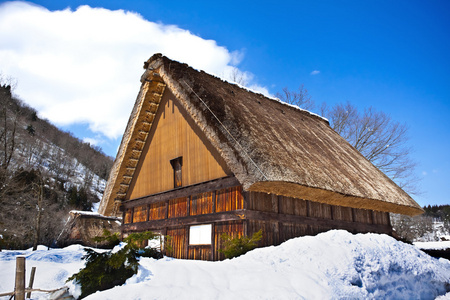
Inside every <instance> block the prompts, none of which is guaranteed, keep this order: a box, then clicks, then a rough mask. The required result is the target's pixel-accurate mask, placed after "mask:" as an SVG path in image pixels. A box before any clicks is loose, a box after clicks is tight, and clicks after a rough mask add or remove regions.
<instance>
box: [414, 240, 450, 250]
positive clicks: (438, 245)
mask: <svg viewBox="0 0 450 300" xmlns="http://www.w3.org/2000/svg"><path fill="white" fill-rule="evenodd" d="M414 245H415V246H416V247H418V248H419V249H424V250H446V249H450V241H443V242H414Z"/></svg>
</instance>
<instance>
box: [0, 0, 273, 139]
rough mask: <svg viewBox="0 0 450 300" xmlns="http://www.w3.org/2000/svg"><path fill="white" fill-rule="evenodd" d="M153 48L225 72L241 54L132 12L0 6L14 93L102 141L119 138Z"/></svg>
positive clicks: (0, 37)
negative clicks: (86, 128)
mask: <svg viewBox="0 0 450 300" xmlns="http://www.w3.org/2000/svg"><path fill="white" fill-rule="evenodd" d="M158 52H159V53H163V54H164V55H166V56H168V57H170V58H172V59H175V60H178V61H181V62H185V63H188V64H189V65H191V66H193V67H194V68H197V69H201V70H205V71H206V72H209V73H212V74H215V75H217V76H220V75H223V76H229V74H231V73H232V70H233V69H235V68H236V65H237V64H238V63H239V62H240V61H241V60H242V59H243V53H242V52H238V51H234V52H230V51H229V50H228V49H226V48H225V47H221V46H218V45H217V43H216V42H215V41H213V40H205V39H202V38H200V37H198V36H196V35H194V34H192V33H190V32H189V31H187V30H184V29H181V28H179V27H177V26H174V25H164V24H160V23H154V22H150V21H147V20H145V19H143V18H142V17H141V16H140V15H139V14H137V13H132V12H127V11H123V10H116V11H111V10H107V9H103V8H91V7H89V6H80V7H79V8H77V9H76V10H75V11H72V10H71V9H65V10H62V11H49V10H47V9H46V8H44V7H40V6H37V5H34V4H30V3H27V2H6V3H3V4H1V5H0V68H1V69H0V71H1V72H2V73H3V74H5V75H9V76H12V77H15V78H17V79H18V86H17V89H16V93H17V94H18V95H19V96H20V97H21V98H22V99H23V100H24V101H26V102H27V103H29V104H30V105H31V106H33V107H35V108H36V109H37V110H38V111H39V112H40V115H41V117H45V118H48V119H49V120H50V121H52V122H54V123H56V124H57V125H70V124H74V123H82V122H83V123H88V124H89V127H90V129H91V130H92V131H94V132H97V133H102V134H104V135H106V136H107V137H109V138H117V137H118V136H120V135H121V134H122V133H123V130H124V127H125V125H126V122H127V120H128V117H129V113H130V111H131V108H132V105H133V104H134V101H135V97H136V94H137V92H138V89H139V86H140V82H139V78H140V75H141V74H142V72H143V69H142V66H143V62H144V61H145V60H147V59H148V58H149V57H150V56H151V55H153V54H154V53H158ZM239 72H241V71H239ZM242 74H243V75H244V77H245V80H246V81H247V82H246V84H249V85H252V87H253V88H257V89H259V90H260V91H262V92H266V93H268V92H267V89H266V88H264V87H261V86H258V85H257V84H256V83H254V82H253V75H252V74H251V73H248V72H242Z"/></svg>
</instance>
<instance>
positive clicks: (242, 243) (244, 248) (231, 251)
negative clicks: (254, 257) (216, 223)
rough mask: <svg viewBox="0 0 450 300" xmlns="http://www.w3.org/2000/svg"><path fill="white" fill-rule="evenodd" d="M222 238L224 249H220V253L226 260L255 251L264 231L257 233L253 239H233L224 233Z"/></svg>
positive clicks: (246, 237)
mask: <svg viewBox="0 0 450 300" xmlns="http://www.w3.org/2000/svg"><path fill="white" fill-rule="evenodd" d="M220 238H221V239H222V242H223V246H222V249H219V252H220V253H223V254H224V255H225V257H226V258H233V257H238V256H240V255H242V254H245V253H247V252H248V251H250V250H253V249H255V248H256V246H257V245H258V242H259V241H260V240H261V239H262V230H259V231H258V232H255V233H254V234H253V235H252V236H251V237H248V236H243V237H238V238H234V239H233V238H232V237H231V236H229V235H228V234H226V233H224V234H222V235H221V236H220Z"/></svg>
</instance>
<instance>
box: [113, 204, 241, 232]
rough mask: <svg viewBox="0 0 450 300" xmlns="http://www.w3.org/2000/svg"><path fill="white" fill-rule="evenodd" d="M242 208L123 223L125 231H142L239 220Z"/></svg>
mask: <svg viewBox="0 0 450 300" xmlns="http://www.w3.org/2000/svg"><path fill="white" fill-rule="evenodd" d="M243 214H244V210H243V209H240V210H235V211H227V212H221V213H215V214H205V215H196V216H188V217H180V218H170V219H162V220H152V221H149V222H140V223H130V224H123V225H122V227H123V228H124V231H125V232H132V231H144V230H152V229H160V228H164V227H167V228H172V227H180V226H191V225H201V224H207V223H210V224H211V223H218V222H226V221H239V220H241V218H240V217H239V216H238V215H241V216H242V215H243Z"/></svg>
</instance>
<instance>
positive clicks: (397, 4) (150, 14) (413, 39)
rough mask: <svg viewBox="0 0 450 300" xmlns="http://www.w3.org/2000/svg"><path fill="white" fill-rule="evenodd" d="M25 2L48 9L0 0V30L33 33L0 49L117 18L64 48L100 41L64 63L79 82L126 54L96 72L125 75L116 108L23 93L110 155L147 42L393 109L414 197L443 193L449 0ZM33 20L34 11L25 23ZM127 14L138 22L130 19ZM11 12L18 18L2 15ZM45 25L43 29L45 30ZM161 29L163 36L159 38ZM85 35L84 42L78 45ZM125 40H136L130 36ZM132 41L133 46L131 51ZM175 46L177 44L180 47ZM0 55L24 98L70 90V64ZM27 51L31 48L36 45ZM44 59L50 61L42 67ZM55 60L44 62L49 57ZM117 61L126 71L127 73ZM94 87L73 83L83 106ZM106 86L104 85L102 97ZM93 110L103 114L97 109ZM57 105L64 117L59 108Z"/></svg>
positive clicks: (438, 200)
mask: <svg viewBox="0 0 450 300" xmlns="http://www.w3.org/2000/svg"><path fill="white" fill-rule="evenodd" d="M32 3H34V4H37V5H40V6H42V7H41V8H40V10H41V12H42V11H43V10H45V9H46V12H45V13H46V16H48V17H44V19H40V18H39V17H36V19H35V21H33V20H34V19H33V18H31V17H30V18H28V17H26V16H28V15H26V14H25V12H29V13H30V15H33V16H34V14H36V15H37V14H38V12H37V11H36V10H33V9H30V8H29V6H30V2H28V4H24V5H22V6H16V7H15V8H14V9H13V8H11V5H9V6H8V7H6V4H8V3H4V5H2V6H0V17H1V13H2V11H3V13H4V14H5V15H6V14H7V15H8V16H12V15H17V16H18V17H17V19H11V20H9V21H3V22H4V23H3V25H2V22H1V21H0V34H2V33H1V31H8V30H9V31H14V32H15V31H16V30H21V28H22V27H23V31H18V32H22V33H23V34H22V35H26V33H24V32H27V34H28V32H30V31H33V30H36V32H35V33H34V34H33V36H30V38H27V39H26V40H25V39H24V40H19V39H18V38H13V37H11V36H9V37H8V39H6V38H2V37H0V38H2V39H3V42H2V41H1V40H2V39H0V53H1V50H2V48H3V50H9V52H8V53H10V52H11V51H16V52H17V53H18V54H17V55H16V56H17V57H19V58H20V57H21V55H25V54H27V55H29V53H30V50H26V49H36V48H38V49H40V50H39V51H35V52H42V53H44V52H47V50H45V47H44V46H43V44H44V43H43V42H42V41H43V40H45V38H48V37H51V43H49V44H51V45H55V46H52V49H55V48H58V47H60V43H63V42H64V41H63V40H65V39H69V38H70V37H71V36H75V37H74V38H78V37H77V32H76V30H78V27H79V26H83V25H81V24H80V23H77V22H82V23H85V24H89V27H90V28H94V27H96V26H97V24H109V23H108V22H113V23H111V24H112V25H109V26H108V28H111V27H114V26H115V24H119V25H120V28H124V30H123V31H122V30H120V29H115V31H114V32H113V33H112V34H111V39H114V40H115V39H117V40H118V41H117V42H116V43H115V44H111V45H112V46H111V47H107V46H105V45H104V44H101V45H100V44H90V43H91V42H92V40H96V39H97V38H96V37H95V36H93V37H92V38H90V39H89V40H83V39H82V38H80V39H79V40H77V43H76V44H73V45H71V47H70V49H74V48H78V47H80V49H79V50H77V51H78V52H77V53H84V52H83V51H85V54H84V56H83V57H88V56H89V55H90V52H91V51H90V50H89V49H100V50H101V51H102V52H101V53H100V54H98V56H95V58H93V59H92V63H90V64H86V68H88V69H87V70H84V71H83V69H82V68H81V66H80V69H79V70H78V65H80V63H78V64H76V63H74V65H73V66H72V69H73V70H75V71H77V72H81V73H82V74H86V75H78V76H77V77H76V78H75V79H72V80H71V82H73V81H76V80H80V83H79V85H78V86H79V87H83V88H82V89H83V90H88V89H90V88H92V89H95V85H93V84H89V83H92V82H96V81H98V78H103V77H104V75H101V74H105V73H107V74H108V70H105V67H104V66H105V65H106V61H108V62H109V66H111V65H114V66H115V64H118V63H117V60H118V59H117V57H119V58H121V57H123V60H124V61H126V63H127V65H126V66H125V65H123V66H122V65H117V66H115V67H116V70H122V69H123V70H127V71H126V72H125V71H121V74H122V75H121V76H122V77H114V78H113V77H112V75H111V78H108V79H105V82H106V81H108V82H113V81H114V82H115V85H116V86H117V85H119V84H120V83H121V82H124V83H126V84H124V85H126V86H127V89H125V88H123V90H120V91H114V95H121V97H122V98H123V99H122V100H120V101H123V102H124V104H123V105H122V106H120V107H119V108H116V111H118V112H116V111H114V112H113V111H112V108H111V111H109V110H108V109H109V108H108V109H105V108H104V107H105V106H104V105H99V106H93V107H92V108H90V110H91V111H94V112H95V113H96V114H97V115H95V114H92V116H90V117H86V116H85V117H83V116H81V115H80V116H78V115H77V118H75V117H74V118H72V116H66V115H64V114H63V113H61V111H63V110H66V111H67V110H68V111H72V112H73V113H72V115H76V113H75V111H77V109H76V107H78V106H80V105H79V103H84V102H80V100H79V99H80V98H77V97H75V96H73V99H69V98H70V97H69V96H67V99H68V100H67V103H66V102H64V101H63V100H58V102H51V101H50V100H45V99H51V97H52V96H51V95H50V94H46V93H47V91H44V90H43V91H42V95H43V96H42V97H41V98H36V100H30V101H29V103H30V104H31V105H33V106H35V107H37V108H38V110H39V111H41V109H42V115H43V116H44V117H47V118H48V119H50V120H51V121H52V122H54V123H55V124H58V125H60V126H62V127H63V128H65V129H66V130H70V131H72V132H74V133H75V134H76V135H77V136H78V137H80V138H82V139H84V138H89V139H91V140H92V142H93V143H97V144H98V145H99V146H101V147H102V148H103V149H104V151H105V152H106V153H107V154H109V155H111V156H115V151H116V149H117V147H118V143H119V142H120V138H121V136H120V133H118V132H121V131H122V132H123V128H124V126H125V122H126V119H127V118H128V116H129V113H130V111H131V105H132V104H133V103H134V100H135V96H136V93H137V92H138V89H139V86H140V83H139V76H140V74H141V73H142V62H143V61H145V60H146V59H147V58H148V57H150V56H151V55H152V54H153V52H155V51H158V52H163V53H164V52H166V51H169V52H170V53H165V54H167V55H168V56H169V57H171V58H174V59H177V60H181V61H185V62H187V63H188V64H190V65H193V66H195V67H196V68H201V69H205V70H206V71H208V72H211V73H215V74H217V75H223V74H220V73H221V72H224V73H226V72H227V70H228V71H229V69H230V68H237V69H238V70H240V71H241V72H244V74H246V76H247V78H248V84H249V85H251V86H253V87H254V88H256V89H259V90H261V91H265V92H266V93H267V92H268V93H270V94H275V93H276V92H278V91H280V90H281V89H282V88H283V87H285V86H287V87H289V88H290V89H296V88H297V87H298V86H300V85H301V84H304V85H305V88H307V89H308V91H309V94H310V95H311V96H312V98H313V99H314V100H315V102H316V103H319V104H320V103H322V102H326V103H327V104H329V105H332V104H334V103H339V102H346V101H349V102H351V103H352V104H354V105H356V106H358V107H359V108H360V109H364V108H365V107H369V106H373V107H374V108H376V109H377V110H380V111H384V112H386V113H388V114H390V115H391V117H392V119H394V120H396V121H399V122H402V123H406V124H407V125H408V127H409V136H410V141H409V143H410V145H411V146H412V147H413V149H414V152H413V153H412V158H413V159H414V160H415V161H416V162H417V163H418V167H417V176H418V177H420V178H421V181H420V186H421V190H422V191H423V193H422V194H421V195H417V196H414V198H415V199H416V201H418V203H419V204H421V205H428V204H431V205H433V204H450V198H449V194H450V191H449V184H450V159H449V152H450V151H449V148H450V134H449V128H450V121H449V119H448V117H447V116H448V115H449V114H450V84H449V83H450V55H449V54H450V17H449V16H450V2H449V1H445V0H444V1H284V2H274V1H258V2H253V1H226V2H223V3H221V2H217V1H204V2H202V1H199V2H193V1H143V0H141V1H86V2H81V1H64V0H62V1H32ZM9 4H10V3H9ZM16 4H17V3H16ZM80 5H88V6H90V7H91V8H95V7H101V8H105V10H101V11H99V10H95V11H90V10H86V11H87V12H89V13H91V14H92V15H93V16H94V18H96V19H97V20H98V22H97V23H95V22H94V21H92V20H91V21H89V22H90V23H89V22H83V20H84V19H83V18H90V17H89V16H88V14H87V13H86V14H84V15H83V17H81V16H80V17H75V16H76V15H77V14H75V12H76V11H78V10H77V9H78V7H79V6H80ZM44 8H45V9H44ZM67 8H70V9H69V10H66V11H67V13H66V17H63V18H60V19H58V18H56V19H55V21H54V22H61V23H64V22H66V20H69V19H71V18H72V15H73V16H74V18H73V22H72V23H74V24H75V25H73V24H72V26H74V27H75V28H77V29H73V30H75V31H73V33H71V34H61V36H62V37H60V36H59V35H58V33H57V32H56V30H57V28H55V25H54V24H58V23H51V22H50V20H51V19H52V17H50V16H53V15H56V14H55V12H57V11H61V10H64V9H67ZM117 10H123V12H121V13H119V12H117ZM127 11H131V12H134V13H137V14H139V15H140V18H141V19H140V20H137V19H136V18H134V19H133V18H131V17H130V16H125V15H126V12H127ZM114 12H116V13H114ZM32 13H33V14H32ZM119 14H120V16H118V15H119ZM69 15H70V16H69ZM79 15H81V12H80V14H79ZM109 15H114V18H117V19H114V20H115V21H114V20H113V21H111V20H109V19H108V20H109V21H108V20H106V19H103V18H109ZM135 16H136V14H135ZM21 18H22V19H21ZM25 18H26V20H27V22H26V23H27V24H25V25H24V24H23V23H22V21H20V20H24V19H25ZM3 19H5V18H3ZM47 19H48V20H49V21H48V22H49V26H47V27H45V26H44V27H42V29H40V27H39V26H41V24H43V23H46V21H45V20H47ZM42 20H44V21H42ZM103 20H105V21H104V22H103ZM7 22H10V23H7ZM14 22H17V23H14ZM33 22H36V23H35V24H34V25H33ZM120 22H126V24H127V25H126V26H125V25H123V26H122V23H120ZM133 22H134V23H133ZM135 23H136V24H138V23H139V24H141V25H136V26H135V25H130V24H135ZM5 24H6V25H5ZM8 24H20V25H16V26H11V27H8V26H7V25H8ZM37 24H40V25H37ZM52 24H53V25H52ZM77 24H78V25H77ZM124 24H125V23H124ZM142 24H145V25H142ZM149 24H157V25H159V26H160V27H161V28H160V29H158V30H160V31H157V32H156V31H155V32H154V31H148V32H145V31H142V32H139V31H140V30H144V29H143V28H147V27H149V26H148V25H149ZM168 25H173V26H168ZM27 26H29V27H27ZM99 26H100V25H99ZM134 26H135V27H134ZM56 27H58V26H56ZM61 27H63V26H61ZM11 28H13V29H11ZM27 28H28V29H27ZM70 28H72V27H70ZM174 28H175V29H174ZM38 29H39V30H38ZM46 30H48V31H49V32H51V33H48V34H46ZM67 30H68V29H66V32H67ZM70 30H72V29H70ZM102 30H107V29H102ZM148 30H151V29H148ZM92 31H95V30H92ZM70 32H72V31H70ZM101 32H102V31H99V33H101ZM174 32H177V33H178V34H180V35H181V34H183V41H184V42H183V43H182V44H176V41H175V42H174V41H172V40H170V41H168V40H169V38H167V39H166V37H167V36H173V33H174ZM130 35H136V38H135V39H134V38H128V36H130ZM36 36H40V37H42V38H40V39H39V40H40V42H36V43H40V44H32V43H31V42H30V40H33V37H36ZM121 37H123V38H121ZM184 38H185V40H184ZM59 39H63V40H59ZM177 39H178V40H181V38H180V37H179V36H178V37H177V38H175V40H177ZM141 41H146V43H149V42H148V41H152V43H153V44H151V45H150V44H145V45H143V44H144V43H143V42H141ZM159 41H161V43H167V45H166V46H164V47H162V46H161V47H159V45H158V42H159ZM107 42H108V41H106V43H107ZM29 43H31V44H29ZM83 43H86V45H87V46H86V47H85V48H83ZM125 43H127V45H128V46H123V47H122V46H121V45H125ZM188 44H189V45H190V44H192V45H193V46H192V47H193V49H194V50H195V49H199V52H202V51H210V52H202V53H203V54H202V55H201V57H200V58H195V57H194V56H195V55H197V54H196V53H195V52H190V51H189V50H186V49H183V48H184V47H185V46H186V45H188ZM11 45H14V46H11ZM15 45H19V46H17V47H16V46H15ZM36 45H38V46H36ZM174 45H175V46H174ZM130 46H132V48H133V50H131V48H129V47H130ZM14 47H15V48H14ZM41 47H42V48H41ZM137 48H139V52H131V51H135V49H137ZM173 48H177V49H178V50H177V51H179V52H176V51H175V50H173ZM17 49H18V50H17ZM24 49H25V50H24ZM160 49H162V50H160ZM166 49H168V50H166ZM205 49H210V50H205ZM100 50H99V51H100ZM49 51H50V50H49ZM113 51H114V52H115V53H116V54H115V55H116V56H112V57H113V59H108V55H109V52H113ZM172 51H173V53H172ZM31 52H32V51H31ZM63 52H64V53H68V52H70V51H69V50H67V48H64V47H61V49H60V52H56V54H54V55H52V57H53V58H54V57H55V56H58V55H59V54H61V53H63ZM92 52H94V50H93V51H92ZM5 53H6V52H5ZM210 54H211V55H210ZM5 55H6V54H5ZM5 55H3V56H2V55H0V71H1V72H2V73H3V74H6V75H11V76H13V77H15V78H17V80H18V88H17V93H18V95H19V96H21V97H22V98H23V100H25V101H26V102H28V100H27V99H28V98H30V99H31V98H33V97H37V96H35V95H31V92H28V93H27V91H29V90H30V89H32V88H36V87H37V86H38V84H37V83H38V82H39V86H44V85H45V84H47V82H53V85H51V86H53V87H55V85H57V86H58V88H53V89H60V90H61V91H59V92H60V94H58V95H59V96H58V97H59V98H58V99H63V98H64V99H65V98H66V97H65V96H64V97H61V95H67V94H68V93H66V94H64V86H65V84H66V83H64V84H61V83H62V82H63V79H62V78H64V77H69V76H70V74H69V73H68V74H67V76H60V77H56V78H55V77H52V76H49V75H44V74H43V73H39V71H36V70H43V69H44V67H43V66H42V65H41V66H39V65H38V64H37V63H36V66H35V67H34V69H33V71H29V70H28V71H26V70H25V69H26V66H21V68H15V67H14V65H13V64H12V63H10V64H9V65H8V62H11V61H12V59H11V58H10V57H9V56H8V57H9V58H8V59H6V58H7V56H5ZM34 55H37V54H36V53H34ZM33 57H34V58H33ZM130 57H132V58H133V59H131V58H130ZM202 57H203V58H204V57H211V60H210V61H209V62H208V63H204V64H203V65H202V63H203V61H202ZM2 58H3V60H4V61H3V62H2ZM37 60H39V61H44V60H45V57H44V58H39V57H35V56H24V58H23V59H22V60H20V61H21V62H24V61H26V62H28V61H30V63H27V64H25V63H24V65H27V66H29V65H33V64H34V63H35V62H36V61H37ZM67 60H73V61H74V62H76V61H77V60H76V58H73V59H72V58H71V57H68V58H62V59H61V62H64V61H67ZM87 60H89V59H87ZM102 60H105V64H102ZM204 60H205V61H206V59H204ZM111 62H113V63H111ZM219 62H220V63H219ZM97 63H98V65H97ZM55 64H58V63H55ZM16 65H17V64H16ZM59 65H61V63H60V64H59ZM130 65H133V66H132V67H131V66H130ZM134 65H135V66H134ZM47 66H48V63H47V64H46V65H45V68H47ZM96 67H99V68H101V71H98V73H96V72H95V70H94V68H96ZM52 68H53V67H49V69H52ZM54 68H55V69H54V70H55V71H54V72H53V73H57V72H59V73H64V72H66V71H64V70H67V69H69V68H68V67H66V68H65V69H64V70H63V71H61V70H59V69H58V65H56V66H55V67H54ZM126 68H131V69H126ZM128 70H130V71H128ZM75 71H74V72H75ZM314 71H316V72H314ZM317 71H318V72H317ZM83 72H84V73H83ZM102 72H103V73H102ZM109 72H110V74H112V73H113V72H114V70H113V69H112V68H111V70H110V71H109ZM72 73H73V72H72ZM124 73H127V74H128V73H129V74H132V75H126V76H125V75H123V74H124ZM30 74H31V75H34V76H35V77H34V78H36V76H37V77H39V80H35V86H33V84H32V83H30V82H31V81H32V80H30V79H27V78H32V77H31V75H30ZM97 74H98V75H97ZM27 76H28V77H27ZM85 76H86V77H89V76H92V78H89V79H87V78H86V81H88V82H87V83H86V82H82V81H81V80H82V79H83V78H84V77H85ZM124 76H125V77H126V78H125V77H124ZM79 78H81V79H79ZM67 87H68V88H69V87H70V83H67ZM80 89H81V88H80ZM98 89H102V90H107V89H108V87H107V85H106V83H105V86H104V87H101V86H100V85H99V87H98ZM48 93H50V92H48ZM77 93H78V91H74V92H72V93H70V94H71V95H75V94H77ZM80 93H81V92H80ZM95 93H99V92H98V91H96V92H93V94H90V95H84V94H83V95H82V94H80V95H79V97H82V98H83V99H89V101H88V100H86V104H83V105H85V106H87V107H90V106H89V105H91V104H92V103H93V102H95V99H96V94H95ZM35 94H36V93H35ZM38 94H39V95H40V94H41V93H38ZM105 95H106V94H104V95H102V97H105V99H106V96H105ZM55 97H56V96H55ZM99 97H100V96H99ZM33 99H34V98H33ZM55 99H56V98H55ZM77 99H78V100H77ZM117 101H119V100H117ZM125 102H126V103H125ZM77 103H78V104H77ZM46 105H47V106H46ZM65 105H67V106H65ZM83 105H81V106H83ZM92 105H93V104H92ZM101 112H103V116H101V115H100V113H101ZM80 113H81V112H80ZM58 115H59V116H61V117H60V118H58ZM105 115H106V116H107V115H111V116H112V118H113V119H117V120H118V121H117V123H119V125H117V127H114V128H113V127H112V126H113V125H111V124H106V122H107V121H106V120H105V121H104V122H103V123H102V122H101V121H100V119H101V118H103V117H105ZM110 119H111V118H110Z"/></svg>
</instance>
